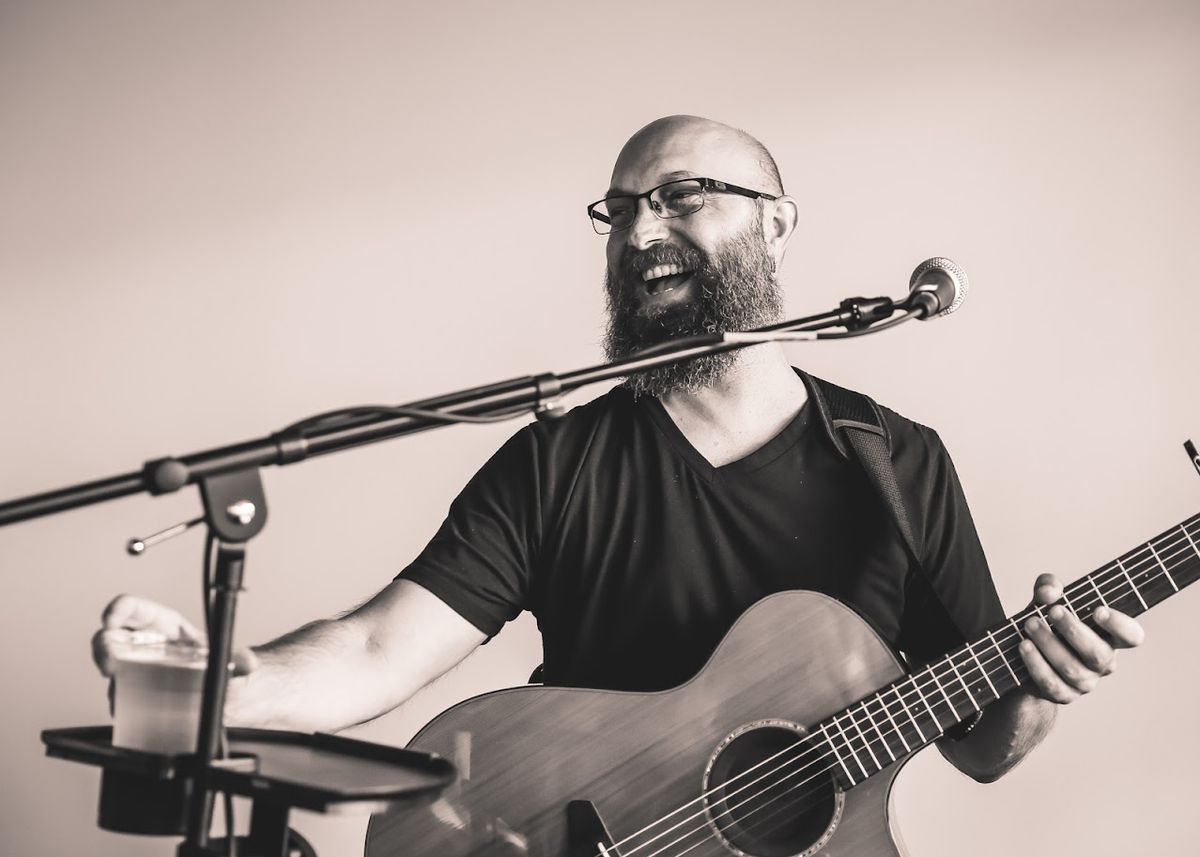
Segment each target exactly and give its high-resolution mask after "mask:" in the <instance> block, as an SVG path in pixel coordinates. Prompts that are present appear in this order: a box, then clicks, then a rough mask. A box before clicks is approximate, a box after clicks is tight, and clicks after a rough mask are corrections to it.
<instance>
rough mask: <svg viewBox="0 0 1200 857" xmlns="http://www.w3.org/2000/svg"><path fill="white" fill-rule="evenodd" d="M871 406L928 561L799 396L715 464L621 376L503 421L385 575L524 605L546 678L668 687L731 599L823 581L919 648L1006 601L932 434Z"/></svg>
mask: <svg viewBox="0 0 1200 857" xmlns="http://www.w3.org/2000/svg"><path fill="white" fill-rule="evenodd" d="M882 410H883V413H884V415H885V419H886V420H887V423H888V428H889V430H890V432H891V436H892V457H893V461H894V463H895V468H896V473H897V477H898V480H899V483H900V485H901V486H902V490H903V491H904V494H905V501H906V504H907V506H908V508H909V510H910V515H911V516H912V518H913V519H914V526H916V527H920V528H922V531H923V537H924V538H923V543H924V546H925V556H924V557H922V566H923V570H917V569H915V568H912V567H910V561H909V559H908V555H907V553H906V551H905V548H904V543H903V541H902V539H901V537H900V535H899V533H898V532H897V531H896V529H895V527H894V525H893V524H892V522H891V519H890V518H889V516H888V513H887V510H886V509H885V507H884V506H883V504H882V502H881V501H880V500H879V498H878V495H877V494H876V493H875V491H874V489H873V488H872V487H871V485H870V484H869V482H868V481H867V477H866V474H865V473H864V471H863V470H862V468H861V466H860V465H859V464H858V463H857V462H855V461H848V460H846V459H843V458H842V457H841V456H840V455H839V454H838V453H837V451H836V449H835V448H834V446H833V444H832V442H831V440H830V439H829V437H828V436H827V435H826V432H825V430H824V427H823V426H822V424H821V422H820V417H819V415H818V414H817V413H816V411H815V408H814V407H812V406H810V405H809V404H806V405H805V406H804V407H803V408H802V409H801V410H800V412H799V414H798V415H797V416H796V417H795V419H793V420H792V421H791V423H789V424H788V425H787V426H786V427H785V428H784V429H783V430H782V431H781V432H780V433H779V434H778V435H776V436H775V437H774V438H772V439H771V440H770V441H768V442H767V443H766V444H765V445H764V446H763V447H761V448H759V449H758V450H756V451H755V452H753V453H751V454H750V455H748V456H746V457H745V458H742V459H739V460H737V461H734V462H732V463H729V464H726V465H724V466H722V467H713V466H712V465H711V464H709V462H708V461H707V460H706V459H705V458H704V457H703V456H702V455H701V454H700V453H699V452H698V451H697V450H696V449H695V448H694V447H693V446H692V445H691V444H690V443H689V442H688V440H687V439H686V438H685V437H684V436H683V434H682V433H681V432H680V431H679V429H678V427H677V426H676V425H675V423H674V422H673V421H672V419H671V418H670V416H669V415H668V414H667V412H666V411H665V410H664V409H663V407H662V405H661V403H659V402H658V400H656V399H653V398H641V399H637V400H635V399H634V398H633V396H632V395H631V394H630V393H629V392H628V391H627V390H626V389H624V388H622V387H617V388H614V389H613V390H611V391H610V392H608V393H607V394H605V395H603V396H601V397H599V398H598V399H596V400H594V401H592V402H590V403H588V404H586V405H582V406H580V407H577V408H575V409H573V410H572V411H571V412H570V413H568V414H567V415H566V416H565V417H563V418H561V419H559V420H556V421H554V422H550V423H534V424H531V425H529V426H526V427H525V428H523V429H522V430H521V431H519V432H518V433H517V434H516V435H515V436H513V437H512V438H511V439H510V440H509V441H508V442H507V443H506V444H505V445H504V446H503V447H502V448H501V449H500V450H499V451H498V452H497V453H496V454H495V455H494V456H493V457H492V458H491V459H490V460H489V461H488V462H487V463H486V464H485V465H484V466H483V468H482V469H481V470H480V471H479V472H478V473H477V474H476V475H475V477H474V478H472V480H471V481H470V482H469V483H468V484H467V486H466V487H465V488H464V489H463V491H462V493H461V494H460V495H459V496H458V498H457V499H456V500H455V501H454V503H453V504H452V505H451V508H450V512H449V515H448V517H447V518H446V520H445V522H444V523H443V524H442V526H441V528H440V529H439V530H438V532H437V534H436V535H435V536H434V537H433V539H432V541H430V543H429V544H428V546H427V547H426V548H425V549H424V550H423V551H422V552H421V554H420V555H419V556H418V557H417V558H416V560H414V562H413V563H412V564H411V565H410V566H408V568H406V569H405V570H404V571H403V572H401V574H400V576H401V577H403V578H406V579H408V580H412V581H414V582H416V583H418V584H420V585H421V586H422V587H424V588H426V589H428V590H429V591H431V592H432V593H433V594H434V595H436V596H438V597H439V598H441V599H442V600H443V601H445V602H446V603H447V604H448V605H449V606H450V607H452V608H453V609H454V610H455V611H457V612H458V613H459V614H460V615H462V616H463V617H464V618H465V619H467V620H468V621H469V622H471V623H472V624H473V625H475V626H476V627H477V628H479V629H480V630H481V631H483V632H484V633H485V634H488V635H494V634H495V633H496V632H497V631H499V629H500V628H501V626H502V625H503V624H504V623H505V622H506V621H508V620H510V619H513V618H515V617H516V616H517V615H518V614H519V613H520V612H521V611H522V610H529V611H531V612H532V613H533V614H534V616H535V617H536V618H537V621H538V626H539V628H540V629H541V632H542V638H543V654H544V658H545V664H544V679H545V681H546V683H547V684H556V685H568V686H581V687H599V688H614V689H622V690H661V689H665V688H669V687H673V686H675V685H678V684H680V683H681V682H683V681H685V680H686V679H688V678H690V677H691V676H692V675H694V674H695V673H696V672H697V671H698V670H699V669H700V667H702V666H703V665H704V662H705V661H706V660H707V659H708V657H709V655H711V654H712V652H713V650H714V649H715V648H716V646H717V644H718V643H719V642H720V640H721V638H722V637H723V636H724V635H725V633H726V631H728V630H729V628H730V627H731V626H732V625H733V622H734V621H735V620H736V619H737V617H738V616H739V615H741V613H742V612H744V611H745V610H746V608H748V607H749V606H750V605H752V604H753V603H754V602H756V601H758V600H759V599H761V598H763V597H765V596H767V595H770V594H772V593H775V592H779V591H782V590H788V589H812V590H817V591H819V592H823V593H826V594H828V595H831V596H833V597H835V598H837V599H839V600H840V601H842V602H844V603H846V604H848V605H850V606H851V607H853V608H854V609H855V610H857V611H858V612H859V613H860V614H861V615H862V616H863V617H864V618H866V619H867V620H868V621H869V622H871V623H872V624H873V625H874V626H875V628H876V629H877V630H878V631H879V632H880V634H881V635H882V636H883V638H884V639H885V640H888V641H889V642H890V643H891V644H892V645H893V646H895V647H896V648H897V649H899V650H902V651H903V652H905V653H906V654H907V656H908V657H909V659H910V660H912V661H914V662H918V663H919V662H924V661H927V660H931V659H932V658H934V657H935V656H937V655H940V654H942V653H943V652H945V651H947V650H948V649H950V648H952V647H953V646H955V645H958V644H961V643H962V642H965V640H966V639H969V638H972V637H974V636H976V635H979V634H982V633H983V631H985V630H986V629H987V628H988V627H990V626H993V625H995V624H997V623H998V622H1000V621H1001V620H1003V618H1004V613H1003V611H1002V609H1001V607H1000V602H999V598H998V597H997V595H996V590H995V586H994V585H993V583H992V579H991V575H990V573H989V571H988V567H987V562H986V560H985V558H984V555H983V550H982V548H981V547H980V544H979V539H978V536H977V535H976V532H975V527H974V524H973V523H972V521H971V516H970V512H969V511H968V509H967V505H966V501H965V498H964V497H963V493H962V488H961V487H960V485H959V481H958V477H957V475H956V474H955V472H954V467H953V465H952V464H951V462H950V458H949V456H948V455H947V453H946V450H945V448H944V447H943V446H942V443H941V440H940V439H939V438H938V436H937V434H936V433H935V432H934V431H933V430H931V429H929V428H926V427H924V426H921V425H919V424H917V423H914V422H911V421H909V420H906V419H904V418H903V417H901V416H899V415H898V414H896V413H894V412H892V411H889V410H887V409H886V408H884V409H882Z"/></svg>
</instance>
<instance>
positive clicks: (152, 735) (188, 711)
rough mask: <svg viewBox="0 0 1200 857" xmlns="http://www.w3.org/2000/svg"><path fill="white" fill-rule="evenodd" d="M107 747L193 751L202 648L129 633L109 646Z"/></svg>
mask: <svg viewBox="0 0 1200 857" xmlns="http://www.w3.org/2000/svg"><path fill="white" fill-rule="evenodd" d="M113 656H114V668H113V677H114V679H115V680H116V699H115V707H114V711H113V746H115V747H125V748H128V749H132V750H145V751H148V752H151V753H164V754H170V755H174V754H178V753H193V752H195V750H196V731H197V729H198V727H199V723H200V697H201V694H202V691H203V687H204V667H205V665H206V663H207V660H208V649H207V648H205V647H204V646H200V645H197V644H195V643H191V642H184V641H167V640H165V639H164V638H163V637H162V636H161V635H157V634H141V633H137V632H135V633H134V634H132V635H131V638H130V640H129V642H127V643H123V644H119V645H117V646H114V649H113Z"/></svg>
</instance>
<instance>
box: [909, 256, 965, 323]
mask: <svg viewBox="0 0 1200 857" xmlns="http://www.w3.org/2000/svg"><path fill="white" fill-rule="evenodd" d="M966 296H967V274H966V272H965V271H964V270H963V269H962V268H960V267H958V265H956V264H954V262H952V261H950V260H949V259H947V258H945V257H944V256H935V257H934V258H932V259H926V260H925V261H924V262H922V263H921V264H920V265H917V269H916V270H915V271H913V273H912V277H911V278H910V279H909V281H908V299H907V300H905V301H904V303H903V304H902V306H904V308H905V309H917V310H921V313H920V315H918V316H917V318H919V319H920V320H921V321H928V320H929V319H931V318H934V317H935V316H941V315H950V313H952V312H954V311H955V310H956V309H958V308H959V307H960V306H962V302H963V300H964V299H965V298H966Z"/></svg>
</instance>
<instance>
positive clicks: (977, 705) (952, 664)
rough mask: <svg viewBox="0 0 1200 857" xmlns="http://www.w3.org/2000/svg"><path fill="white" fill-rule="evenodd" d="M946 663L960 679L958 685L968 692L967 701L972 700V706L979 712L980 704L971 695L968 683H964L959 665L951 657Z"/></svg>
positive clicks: (947, 658)
mask: <svg viewBox="0 0 1200 857" xmlns="http://www.w3.org/2000/svg"><path fill="white" fill-rule="evenodd" d="M946 663H948V664H950V669H952V670H954V675H955V676H957V677H958V683H959V684H961V685H962V686H963V690H965V691H966V692H967V699H969V700H971V705H973V706H974V707H975V710H976V711H979V703H978V702H976V701H975V696H974V695H973V694H972V693H971V688H969V687H967V683H966V682H965V681H963V677H962V673H960V672H959V671H958V665H957V664H955V663H954V660H953V659H952V658H951V657H950V656H949V655H947V656H946ZM957 711H958V709H955V712H957Z"/></svg>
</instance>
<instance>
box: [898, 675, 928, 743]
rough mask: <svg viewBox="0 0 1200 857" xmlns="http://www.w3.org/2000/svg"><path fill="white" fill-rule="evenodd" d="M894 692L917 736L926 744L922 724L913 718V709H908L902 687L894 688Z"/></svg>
mask: <svg viewBox="0 0 1200 857" xmlns="http://www.w3.org/2000/svg"><path fill="white" fill-rule="evenodd" d="M892 691H893V692H894V693H895V694H896V701H897V702H899V703H900V707H901V708H903V709H904V713H905V714H907V715H908V719H909V720H911V721H912V725H913V729H916V730H917V735H918V736H920V738H921V743H922V744H924V743H925V741H926V740H927V739H926V738H925V733H924V732H922V731H921V724H920V723H918V722H917V718H915V717H913V713H912V709H911V708H909V707H908V703H907V702H905V701H904V697H902V696H901V695H900V685H899V684H896V685H893V686H892Z"/></svg>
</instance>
